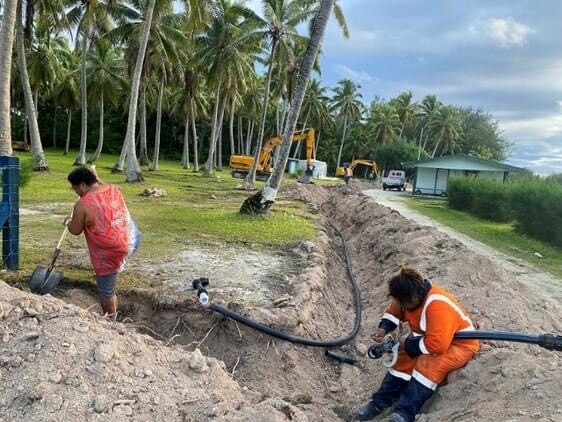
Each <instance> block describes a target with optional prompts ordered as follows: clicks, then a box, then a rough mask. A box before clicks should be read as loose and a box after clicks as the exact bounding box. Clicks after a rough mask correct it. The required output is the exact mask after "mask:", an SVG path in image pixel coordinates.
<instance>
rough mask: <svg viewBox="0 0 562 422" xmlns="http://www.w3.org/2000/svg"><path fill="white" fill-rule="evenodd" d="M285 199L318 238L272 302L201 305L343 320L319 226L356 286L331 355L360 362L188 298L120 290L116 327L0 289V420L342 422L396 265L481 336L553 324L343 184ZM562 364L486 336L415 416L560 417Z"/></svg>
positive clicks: (504, 280) (498, 274)
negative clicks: (435, 288) (303, 205)
mask: <svg viewBox="0 0 562 422" xmlns="http://www.w3.org/2000/svg"><path fill="white" fill-rule="evenodd" d="M287 193H289V194H291V195H292V196H293V197H295V198H297V199H300V200H305V201H307V202H308V203H309V204H310V206H311V207H312V209H313V211H314V212H316V213H318V214H319V215H320V217H321V218H320V221H321V222H323V223H322V224H323V225H322V228H321V231H320V233H319V236H318V238H317V239H316V240H315V241H314V242H304V243H303V244H302V245H300V247H299V248H297V250H295V251H294V254H295V256H299V257H300V259H304V260H305V261H306V262H307V266H306V268H305V269H303V270H302V272H300V273H299V274H292V275H290V276H287V277H288V280H286V286H284V289H282V291H279V292H276V291H275V289H274V288H271V289H269V291H268V289H267V288H266V287H263V290H264V292H265V293H264V297H267V298H271V300H269V301H267V302H266V303H265V304H264V305H261V304H260V305H259V306H257V305H256V304H255V303H248V302H247V301H246V298H245V297H244V296H237V295H227V294H225V291H224V289H221V286H220V284H219V285H217V290H216V291H215V290H214V288H213V286H211V288H210V294H211V298H212V299H213V300H217V301H218V302H219V303H222V304H226V305H228V306H229V307H230V308H232V309H235V310H238V311H241V312H243V313H244V314H246V315H248V316H250V317H253V318H255V319H258V320H260V321H263V322H265V323H268V324H271V325H273V326H275V327H277V328H279V329H282V330H286V331H289V332H293V333H296V334H299V335H303V336H307V337H311V338H317V339H318V338H322V339H330V338H334V337H341V336H343V335H344V334H345V333H347V332H349V331H350V330H351V327H352V325H353V310H354V307H353V301H352V295H351V292H350V289H349V281H348V279H347V278H346V272H345V266H344V261H343V256H342V248H341V244H340V241H339V240H338V239H337V237H336V236H335V234H334V233H333V230H332V229H331V228H330V226H329V225H328V224H327V221H330V222H331V223H333V224H334V225H335V226H337V227H338V228H339V229H340V230H341V231H342V232H343V234H344V236H345V238H346V240H347V245H348V248H349V251H350V254H351V258H352V260H353V270H354V272H355V275H356V278H357V279H358V281H359V284H360V287H361V290H362V306H363V309H362V317H363V324H362V327H361V329H360V332H359V334H358V336H357V337H356V339H355V340H354V341H353V342H352V343H350V344H349V345H347V346H345V347H344V348H343V351H344V352H345V353H348V354H350V355H354V356H356V357H358V358H359V359H360V362H359V364H358V365H356V366H351V365H343V364H339V363H337V362H334V361H332V360H329V359H328V358H326V357H325V356H324V353H323V350H322V349H316V348H307V347H302V346H295V345H293V344H291V343H287V342H282V341H279V340H272V339H271V338H270V337H267V336H265V335H262V334H259V333H257V332H255V331H253V330H250V329H248V328H245V327H243V326H241V325H240V324H236V323H234V322H232V321H230V320H226V319H224V318H222V317H220V316H218V315H217V314H213V313H211V312H210V311H208V310H206V309H203V308H201V307H200V306H198V305H196V304H194V303H193V300H192V297H191V296H190V295H189V294H188V293H180V292H176V293H174V294H172V295H170V294H166V295H164V294H161V293H155V292H140V291H136V292H121V293H122V294H121V299H122V307H121V310H122V314H121V318H120V319H121V320H122V322H120V323H111V322H108V321H104V320H103V319H101V318H100V317H98V316H97V315H96V314H95V311H96V307H95V303H96V298H95V293H94V292H92V291H90V290H86V289H77V288H71V289H67V290H61V291H59V292H57V295H58V296H59V298H60V299H57V298H52V297H46V298H40V297H37V296H33V295H30V294H29V293H26V292H23V291H20V290H17V289H14V288H12V287H9V286H7V285H5V284H3V283H0V421H13V420H14V421H15V420H18V421H21V420H23V421H43V420H45V421H50V420H53V421H55V420H56V421H70V420H72V421H75V420H107V419H109V420H120V421H121V420H138V421H156V420H164V419H165V420H167V421H206V420H225V421H226V420H228V421H254V420H255V421H284V420H287V421H288V420H292V421H341V420H349V417H350V415H351V414H352V412H353V410H354V409H355V408H356V407H357V406H358V405H360V404H361V403H362V402H363V401H364V400H365V399H367V398H368V396H369V395H370V394H371V393H372V391H373V390H374V389H375V388H377V386H378V385H379V383H380V380H381V379H382V377H383V376H384V373H385V371H384V368H383V367H382V366H381V364H380V362H378V361H373V360H369V359H368V358H366V356H365V353H366V350H367V347H368V346H369V345H370V341H369V333H370V332H371V330H372V329H373V327H375V325H376V324H377V322H378V320H379V318H380V316H381V313H382V310H383V309H384V306H385V305H386V302H387V294H386V280H387V279H388V277H389V276H390V275H391V274H392V273H393V272H394V271H396V270H397V268H398V267H399V265H400V264H402V263H408V264H410V265H412V266H415V267H417V268H419V269H420V270H421V271H422V272H424V273H425V274H426V275H427V276H428V277H430V278H432V279H433V280H434V281H435V282H437V283H439V284H441V285H443V286H444V287H446V288H447V289H449V290H450V291H452V292H453V293H454V294H455V295H456V296H457V297H458V298H459V299H460V300H461V302H462V303H463V304H464V305H465V307H466V308H467V310H468V311H469V313H470V314H471V315H472V317H473V320H474V321H475V322H476V324H478V326H479V327H480V328H482V329H498V330H510V331H524V332H531V333H545V332H558V333H560V332H562V317H561V315H562V313H561V308H560V302H559V301H558V300H556V299H555V298H552V297H549V295H548V293H547V294H539V293H537V291H536V290H533V289H531V288H530V287H529V286H528V285H526V284H525V283H522V282H520V281H518V279H517V277H515V276H514V273H513V272H512V271H510V269H509V268H506V267H504V266H502V265H499V264H498V262H496V260H494V259H490V258H489V257H487V256H483V255H481V254H478V253H475V252H473V251H471V250H470V249H469V248H467V247H466V246H465V245H464V244H463V243H461V242H460V241H458V240H456V239H453V238H451V237H450V236H449V235H447V234H445V233H441V232H439V231H438V230H436V229H435V228H432V227H427V226H420V225H419V224H417V223H415V222H412V221H410V220H408V219H406V218H404V217H402V216H401V215H400V214H399V213H397V212H396V211H392V210H390V209H389V208H387V207H384V206H382V205H380V204H378V203H376V202H375V201H374V200H373V199H371V198H369V197H368V196H366V195H363V194H361V193H359V192H358V191H356V190H355V186H354V185H352V186H351V188H344V187H342V188H337V189H328V188H322V187H319V186H311V185H306V186H305V185H294V186H292V187H290V188H289V189H288V192H287ZM205 253H206V254H207V255H209V254H210V255H212V251H208V250H207V251H205ZM198 256H199V257H201V255H192V256H184V257H183V259H186V260H187V261H188V262H189V259H191V260H192V261H191V262H194V261H198V260H199V258H198ZM216 256H217V260H218V261H220V259H221V258H220V256H219V255H218V254H217V255H216ZM262 258H263V259H264V260H266V261H264V262H263V263H262V264H263V267H262V270H263V272H265V273H267V271H268V270H269V268H271V269H272V271H273V273H275V272H278V271H279V265H281V272H282V273H284V272H285V271H284V267H283V266H288V267H289V266H290V265H291V263H294V262H296V261H292V258H283V259H286V260H282V262H281V264H280V263H279V262H278V261H277V260H276V259H275V257H267V256H264V257H260V258H258V259H262ZM205 259H206V258H205V257H202V258H200V260H201V261H202V262H207V261H205ZM228 259H230V258H228V257H227V258H226V262H228ZM241 259H243V258H241ZM231 262H233V261H231ZM249 262H250V264H248V265H249V266H252V264H251V261H249ZM268 263H269V264H271V265H267V264H268ZM206 265H208V266H211V265H213V263H212V262H210V261H209V262H207V264H206ZM292 271H293V270H292ZM289 273H290V271H289ZM225 277H226V276H225ZM275 296H277V297H276V299H273V297H275ZM61 299H62V300H61ZM65 302H71V303H73V304H77V305H80V306H81V307H82V308H77V307H76V306H74V305H72V304H67V303H65ZM83 308H89V309H90V310H89V311H86V310H84V309H83ZM561 358H562V354H560V353H555V352H550V351H547V350H543V349H540V348H538V347H536V346H527V345H521V344H514V343H511V344H508V343H488V344H485V345H484V346H483V347H482V350H481V352H480V353H479V354H478V355H477V356H476V358H475V359H474V360H473V361H471V362H470V363H469V364H468V365H467V366H466V367H465V368H463V369H461V370H459V371H457V372H455V373H453V374H452V375H451V376H450V377H449V380H448V381H449V382H448V384H447V385H445V386H442V387H441V388H440V389H439V390H438V392H437V393H436V394H435V396H434V398H433V399H432V400H431V402H430V403H428V405H427V406H426V407H425V408H424V410H423V413H422V415H420V417H419V418H418V419H419V420H421V421H474V422H475V421H562V403H561V402H560V400H559V395H560V391H562V371H561V370H560V368H561V365H562V360H561ZM77 393H78V394H77ZM379 420H385V417H384V416H383V417H381V418H379Z"/></svg>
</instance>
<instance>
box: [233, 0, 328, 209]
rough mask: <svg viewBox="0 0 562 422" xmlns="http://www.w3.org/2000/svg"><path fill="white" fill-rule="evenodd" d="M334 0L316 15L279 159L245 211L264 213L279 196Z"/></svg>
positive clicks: (324, 5) (326, 2)
mask: <svg viewBox="0 0 562 422" xmlns="http://www.w3.org/2000/svg"><path fill="white" fill-rule="evenodd" d="M334 2H335V0H321V4H320V9H319V11H318V14H317V15H316V17H315V18H314V21H313V24H312V31H311V36H310V42H309V44H308V47H307V49H306V53H305V56H304V59H303V62H302V65H301V67H300V70H299V73H298V76H297V83H296V86H295V93H294V96H293V99H292V101H291V107H290V109H289V114H288V116H287V122H286V124H285V129H284V133H283V143H282V144H281V148H280V154H279V161H278V163H277V165H276V166H275V168H274V171H273V173H272V175H271V177H270V178H269V179H268V180H267V182H266V184H265V185H264V187H263V188H262V189H261V190H259V191H258V192H257V193H256V194H255V195H252V196H251V197H250V198H248V199H246V200H245V201H244V203H243V204H242V207H241V208H240V213H242V214H261V213H264V212H266V211H267V210H268V209H269V208H270V207H271V205H272V204H273V203H274V202H275V199H276V198H277V192H278V190H279V187H280V186H281V182H282V181H283V175H284V173H285V166H286V165H287V161H288V160H289V151H290V147H291V142H292V136H293V132H294V131H295V127H296V125H297V121H298V118H299V113H300V109H301V106H302V102H303V99H304V96H305V93H306V87H307V85H308V81H309V79H310V73H311V72H312V66H313V65H314V62H315V60H316V56H317V55H318V51H319V49H320V45H321V44H322V39H323V38H324V34H325V32H326V26H327V25H328V18H329V17H330V14H331V13H332V9H333V7H334Z"/></svg>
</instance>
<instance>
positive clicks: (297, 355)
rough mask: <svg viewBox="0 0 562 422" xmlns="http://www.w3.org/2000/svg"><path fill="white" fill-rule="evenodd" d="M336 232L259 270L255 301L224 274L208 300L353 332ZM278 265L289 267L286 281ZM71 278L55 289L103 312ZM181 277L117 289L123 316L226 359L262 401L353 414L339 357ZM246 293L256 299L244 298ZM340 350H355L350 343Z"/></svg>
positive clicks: (284, 321)
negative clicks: (233, 316) (202, 292)
mask: <svg viewBox="0 0 562 422" xmlns="http://www.w3.org/2000/svg"><path fill="white" fill-rule="evenodd" d="M334 236H335V234H334V233H333V230H331V229H329V228H326V229H323V230H322V232H321V236H320V237H319V239H318V240H317V242H314V243H313V242H305V243H303V244H301V245H300V246H299V247H297V248H296V249H295V250H293V251H292V252H290V253H286V254H285V255H284V256H283V257H282V258H279V259H280V260H281V262H276V264H275V265H274V266H270V271H271V274H262V275H261V277H260V279H262V280H267V281H266V282H264V285H265V287H264V288H262V289H260V290H257V296H258V297H259V299H258V300H256V299H255V298H256V294H253V293H255V292H253V291H250V292H236V291H234V294H233V290H232V289H229V288H228V286H227V285H225V283H224V281H222V282H220V283H213V279H212V278H211V279H210V286H209V288H208V291H209V294H210V296H211V299H212V300H216V302H217V303H220V304H221V305H223V306H227V307H228V308H229V309H231V310H233V311H235V312H239V313H241V314H244V315H246V316H248V317H250V318H252V319H254V320H256V321H259V322H262V323H264V324H267V325H270V326H272V327H274V328H276V329H279V330H281V331H284V332H288V333H291V334H297V335H300V336H303V337H307V338H312V339H322V340H324V339H326V340H331V339H333V338H340V337H343V336H345V335H347V334H349V332H350V331H351V328H352V326H353V318H354V305H353V297H352V292H351V285H350V284H349V281H348V279H347V277H346V267H345V260H344V257H343V254H342V246H341V240H340V239H339V238H337V239H334V238H333V237H334ZM174 262H175V263H177V262H178V260H177V259H175V260H174ZM280 268H285V272H286V273H285V277H284V278H285V286H284V287H282V286H281V280H282V278H283V277H281V276H280V274H279V272H280ZM153 271H156V272H159V273H160V272H162V270H161V269H158V268H156V269H154V268H153ZM328 274H329V275H328ZM221 279H224V277H221ZM66 281H67V280H65V282H63V283H62V284H61V287H59V288H58V289H57V291H56V292H55V293H54V296H56V297H58V298H60V299H62V300H64V301H66V302H69V303H72V304H74V305H78V306H80V307H82V308H85V309H89V310H90V311H92V312H100V311H101V308H100V306H99V305H98V298H97V294H96V291H95V289H94V288H93V287H92V286H91V285H88V286H84V284H83V283H79V282H66ZM250 281H251V280H250ZM268 283H269V285H268ZM181 284H182V285H181V286H179V285H178V283H177V282H176V283H169V284H168V286H170V285H172V286H174V287H175V288H176V289H175V291H174V292H172V291H171V290H170V289H166V293H158V292H155V291H152V290H130V291H120V292H119V293H118V294H119V315H118V320H119V321H120V322H122V323H124V324H125V325H126V326H127V327H129V328H130V329H134V330H136V331H138V332H140V333H143V334H146V335H149V336H151V337H153V338H154V339H156V340H158V341H161V342H162V343H163V344H165V345H170V346H172V345H179V346H180V347H182V348H184V349H185V350H186V351H193V350H195V349H196V348H198V349H200V350H201V352H202V353H203V354H204V355H206V356H211V357H214V358H217V359H219V360H221V361H223V362H224V364H225V366H226V370H227V372H229V373H230V374H231V375H232V377H233V378H234V379H235V380H236V381H237V382H238V383H239V384H240V385H241V386H242V387H246V388H248V389H249V390H252V391H253V392H256V393H258V394H260V395H261V399H262V400H265V399H267V398H270V397H280V398H283V399H284V400H285V401H287V402H289V403H291V404H293V405H297V406H299V407H300V408H301V409H303V410H305V411H307V409H308V411H310V413H311V414H314V415H315V414H318V413H320V414H322V415H323V417H322V418H323V420H350V418H351V414H352V407H353V404H352V403H350V402H349V400H347V399H346V395H342V388H341V385H340V377H341V372H342V364H341V363H338V362H336V361H333V360H331V359H330V358H328V357H326V356H325V354H324V349H323V348H312V347H304V346H298V345H294V344H291V343H289V342H286V341H282V340H279V339H275V338H273V337H270V336H268V335H265V334H262V333H260V332H258V331H256V330H253V329H251V328H248V327H246V326H244V325H242V324H240V323H237V322H235V321H232V320H230V319H228V318H225V317H223V316H221V315H219V314H216V313H213V312H212V311H210V310H208V309H207V308H204V307H202V306H201V305H199V304H198V303H196V300H195V299H196V294H195V292H194V291H190V290H189V289H188V287H187V286H189V285H190V284H191V280H184V282H182V283H181ZM238 284H239V283H238ZM239 288H240V286H239V285H238V287H237V289H239ZM251 288H252V286H251V285H250V286H248V289H251ZM264 289H265V290H264ZM236 293H237V294H236ZM248 293H249V295H248ZM248 296H249V297H250V298H251V299H252V300H249V301H246V300H245V299H246V298H247V297H248ZM339 350H340V351H344V352H345V353H348V354H351V355H358V352H357V350H356V349H355V347H352V346H345V347H344V348H343V349H339ZM313 420H315V419H314V418H313Z"/></svg>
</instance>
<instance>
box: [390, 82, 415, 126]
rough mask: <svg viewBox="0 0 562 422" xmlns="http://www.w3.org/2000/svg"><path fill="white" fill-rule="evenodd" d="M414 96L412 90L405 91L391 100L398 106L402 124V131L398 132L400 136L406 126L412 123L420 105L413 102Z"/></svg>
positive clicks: (397, 109)
mask: <svg viewBox="0 0 562 422" xmlns="http://www.w3.org/2000/svg"><path fill="white" fill-rule="evenodd" d="M412 97H413V94H412V92H411V91H408V92H403V93H402V94H400V95H399V96H398V97H397V98H395V99H394V100H392V101H391V102H390V103H391V104H392V105H394V107H395V108H396V112H397V113H398V117H399V119H400V123H401V126H400V133H399V134H398V136H399V137H402V133H403V132H404V128H405V127H407V126H409V125H411V124H412V122H413V121H414V116H415V115H416V111H417V109H418V105H417V104H416V103H413V102H412Z"/></svg>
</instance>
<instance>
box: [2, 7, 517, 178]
mask: <svg viewBox="0 0 562 422" xmlns="http://www.w3.org/2000/svg"><path fill="white" fill-rule="evenodd" d="M1 3H3V4H2V6H3V8H2V11H3V15H2V28H1V29H0V30H1V31H2V40H1V41H2V44H0V48H1V49H2V51H1V52H0V54H7V49H8V48H9V47H10V48H11V46H12V45H15V48H14V49H13V55H14V59H13V63H14V65H11V66H10V68H9V69H5V68H0V77H3V75H4V76H5V75H6V73H7V72H8V71H11V75H10V76H9V85H8V86H9V90H8V93H7V94H6V93H4V94H2V90H0V102H1V101H3V100H5V99H6V96H9V97H10V98H11V106H10V108H9V113H8V114H7V115H6V114H4V116H3V117H0V128H1V127H2V125H1V123H2V121H4V122H5V121H6V120H5V119H8V120H9V124H10V127H11V129H10V135H11V137H12V138H13V139H14V140H18V141H25V142H28V143H30V144H31V148H32V156H33V167H34V169H36V170H46V169H48V152H47V153H46V152H45V148H48V147H59V148H61V147H62V148H64V150H65V152H66V153H70V151H75V150H77V151H78V153H77V155H76V159H75V164H77V165H81V164H85V163H87V162H92V163H93V162H95V161H96V160H97V159H98V157H99V154H100V153H101V151H106V152H110V153H115V154H118V158H117V159H116V162H115V165H114V170H115V171H123V170H124V168H125V163H127V180H129V181H139V180H142V170H141V166H144V165H149V169H150V170H157V169H158V161H159V157H160V155H161V152H162V153H165V154H166V155H167V156H170V157H171V158H177V159H179V160H181V163H182V165H183V166H184V167H186V168H193V169H194V170H195V171H198V170H200V169H201V170H203V171H205V172H206V173H207V174H212V173H213V171H214V169H216V168H221V166H222V165H223V163H225V162H226V161H227V159H228V156H229V155H230V154H233V153H236V154H256V153H258V152H259V149H260V148H261V145H262V142H263V140H264V139H267V138H268V137H270V136H276V135H278V134H281V133H283V132H284V130H285V129H286V126H287V123H288V116H289V114H290V108H291V105H292V103H293V102H294V99H295V96H296V95H297V93H298V92H297V89H296V88H297V82H298V77H299V72H300V71H301V70H302V67H303V63H304V60H305V56H306V54H305V53H306V52H307V50H308V49H310V45H311V39H312V35H313V30H314V26H315V21H316V20H317V17H318V15H319V12H320V10H321V8H322V7H324V6H325V5H324V1H319V0H265V1H263V2H262V3H263V4H262V6H263V9H262V11H261V12H262V13H261V14H260V15H258V14H256V13H255V12H254V11H253V10H251V9H249V8H248V7H247V6H246V5H245V2H244V1H232V0H189V1H188V0H186V1H183V2H182V6H183V7H182V9H181V11H178V10H177V9H178V8H177V4H176V7H174V3H176V2H174V1H172V0H158V1H154V4H152V3H153V2H152V1H148V0H127V1H125V0H106V1H103V0H97V1H82V0H80V1H78V0H19V1H15V0H5V1H4V2H1ZM330 3H332V5H331V7H330V14H331V15H333V16H335V17H336V21H337V22H338V24H339V26H340V28H341V31H342V34H343V36H345V37H347V36H349V29H348V27H347V23H346V21H345V17H344V14H343V11H342V9H341V8H340V7H339V6H338V2H337V1H336V2H334V1H333V0H330ZM332 7H333V8H332ZM10 22H11V23H12V24H13V27H15V41H16V42H15V43H13V40H10V39H9V35H10V33H11V34H12V35H13V34H14V32H10V31H8V30H7V29H8V26H9V25H10ZM6 24H7V25H6ZM303 24H305V25H303ZM306 24H308V25H306ZM303 31H304V33H303ZM318 47H319V46H318ZM143 48H144V50H145V51H144V52H143V51H141V50H142V49H143ZM140 53H142V54H140ZM11 54H12V53H10V55H11ZM2 57H5V56H2ZM139 60H140V61H139ZM5 66H6V64H4V67H5ZM312 69H313V71H316V72H317V74H320V70H321V69H320V65H319V62H318V61H317V59H316V57H314V61H313V63H312ZM261 70H263V72H262V71H261ZM306 82H307V84H305V85H304V87H303V89H304V96H303V99H302V107H300V110H299V112H298V113H297V116H296V119H297V120H296V123H295V128H296V129H301V128H304V127H314V128H315V129H316V133H317V140H316V143H317V147H316V153H317V158H318V159H320V160H323V161H327V162H328V163H329V165H330V166H331V168H335V166H339V165H341V164H342V163H343V162H344V161H350V160H352V159H353V158H372V157H373V156H374V152H375V150H376V149H377V148H379V147H380V146H381V145H387V144H393V143H407V144H408V145H410V144H411V145H415V146H416V151H417V157H414V158H421V157H427V156H429V157H432V156H436V155H442V154H449V153H453V152H466V153H471V154H476V155H479V156H481V157H484V158H493V159H503V158H505V155H506V153H507V149H508V146H509V144H508V143H507V142H506V141H505V140H504V139H503V138H502V136H501V133H500V131H499V129H498V126H497V123H496V122H494V121H493V119H492V118H491V116H490V115H488V114H487V113H485V112H483V111H481V110H473V109H470V108H459V107H456V106H453V105H446V104H443V103H441V102H440V101H439V100H438V98H437V97H436V96H433V95H428V96H426V97H425V98H423V99H422V100H421V101H420V102H419V103H416V102H414V101H413V94H412V93H411V92H404V93H402V94H400V95H398V96H397V97H396V98H392V99H390V100H382V99H379V98H375V99H373V100H372V101H371V103H370V104H369V105H365V103H364V102H363V98H362V96H361V94H360V89H361V87H360V86H359V85H358V84H356V83H354V82H352V81H350V80H347V79H346V80H342V81H339V82H338V83H337V85H336V86H335V87H327V86H323V85H322V84H321V82H320V81H318V80H316V79H312V80H311V81H310V83H308V80H307V81H306ZM2 119H4V120H2ZM3 127H6V125H5V124H4V126H3ZM6 139H7V137H6V135H5V132H1V130H0V143H3V144H4V146H3V147H2V151H0V152H1V153H3V154H11V142H10V143H9V142H6ZM289 148H290V152H289V155H291V156H294V157H297V156H299V154H300V146H299V145H298V144H297V145H289ZM409 150H413V149H412V148H410V149H409ZM254 180H255V171H253V172H251V173H250V174H249V177H248V179H247V182H249V184H250V185H251V184H253V182H254Z"/></svg>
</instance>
